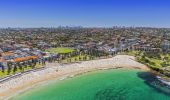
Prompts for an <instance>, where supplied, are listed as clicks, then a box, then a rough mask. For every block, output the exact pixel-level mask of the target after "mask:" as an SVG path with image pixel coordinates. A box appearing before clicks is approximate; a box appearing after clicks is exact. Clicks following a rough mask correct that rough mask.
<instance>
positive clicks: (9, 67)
mask: <svg viewBox="0 0 170 100" xmlns="http://www.w3.org/2000/svg"><path fill="white" fill-rule="evenodd" d="M7 67H8V74H10V72H11V69H12V63H11V62H7Z"/></svg>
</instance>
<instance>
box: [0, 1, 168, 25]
mask: <svg viewBox="0 0 170 100" xmlns="http://www.w3.org/2000/svg"><path fill="white" fill-rule="evenodd" d="M59 25H62V26H65V25H68V26H70V25H74V26H79V25H81V26H86V27H111V26H115V25H118V26H150V27H170V0H0V27H57V26H59Z"/></svg>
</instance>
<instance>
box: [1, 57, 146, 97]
mask: <svg viewBox="0 0 170 100" xmlns="http://www.w3.org/2000/svg"><path fill="white" fill-rule="evenodd" d="M120 67H121V68H128V69H131V68H132V69H141V70H144V71H148V70H149V69H148V68H147V66H145V65H143V64H141V63H138V62H136V61H135V57H133V56H128V55H117V56H115V57H113V58H108V59H99V60H92V61H83V62H79V63H71V64H59V63H49V64H47V65H46V68H45V69H43V70H39V71H32V72H29V73H27V74H24V75H22V76H19V77H16V78H13V79H10V80H8V81H6V82H3V83H0V100H4V99H5V100H7V99H9V98H10V97H11V96H14V95H16V94H18V93H21V92H23V91H26V90H28V89H30V88H31V87H34V86H36V85H37V84H39V83H42V82H46V81H48V80H51V79H59V80H62V79H64V78H67V77H73V76H74V75H77V74H82V73H85V72H89V71H94V70H102V69H111V68H120Z"/></svg>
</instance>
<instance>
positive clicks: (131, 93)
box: [12, 69, 170, 100]
mask: <svg viewBox="0 0 170 100" xmlns="http://www.w3.org/2000/svg"><path fill="white" fill-rule="evenodd" d="M12 100H170V90H169V89H168V88H167V87H165V86H164V85H162V84H160V83H159V82H158V81H157V80H156V79H155V78H154V76H152V75H151V74H149V73H146V72H140V71H139V70H127V69H115V70H105V71H96V72H90V73H86V74H83V75H80V76H76V77H74V78H69V79H65V80H62V81H53V82H49V83H48V84H47V85H42V86H38V87H36V88H34V89H31V90H29V91H27V92H24V93H22V94H20V95H18V96H16V97H14V98H12Z"/></svg>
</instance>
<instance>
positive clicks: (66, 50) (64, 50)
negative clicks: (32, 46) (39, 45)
mask: <svg viewBox="0 0 170 100" xmlns="http://www.w3.org/2000/svg"><path fill="white" fill-rule="evenodd" d="M73 51H75V50H74V49H72V48H66V47H59V48H50V49H47V50H46V52H50V53H59V54H64V53H71V52H73Z"/></svg>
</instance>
